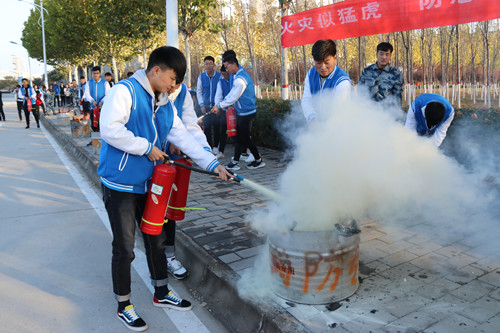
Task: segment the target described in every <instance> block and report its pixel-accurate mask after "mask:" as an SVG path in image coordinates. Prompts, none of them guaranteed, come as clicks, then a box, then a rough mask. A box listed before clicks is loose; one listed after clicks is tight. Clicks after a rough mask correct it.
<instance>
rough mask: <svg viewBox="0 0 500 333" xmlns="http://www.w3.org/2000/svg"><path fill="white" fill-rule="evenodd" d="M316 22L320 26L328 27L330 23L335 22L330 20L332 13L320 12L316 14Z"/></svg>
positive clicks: (333, 23)
mask: <svg viewBox="0 0 500 333" xmlns="http://www.w3.org/2000/svg"><path fill="white" fill-rule="evenodd" d="M318 22H319V25H320V27H321V28H328V27H329V26H331V25H335V22H333V20H332V13H330V12H327V13H320V14H319V15H318Z"/></svg>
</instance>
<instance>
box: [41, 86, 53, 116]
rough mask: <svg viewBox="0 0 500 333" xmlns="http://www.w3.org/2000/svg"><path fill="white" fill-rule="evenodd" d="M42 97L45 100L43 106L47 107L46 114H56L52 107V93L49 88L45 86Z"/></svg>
mask: <svg viewBox="0 0 500 333" xmlns="http://www.w3.org/2000/svg"><path fill="white" fill-rule="evenodd" d="M43 99H44V101H45V106H46V109H47V114H48V115H50V114H51V113H52V114H56V110H55V107H54V94H53V93H52V92H51V91H50V88H45V90H44V93H43Z"/></svg>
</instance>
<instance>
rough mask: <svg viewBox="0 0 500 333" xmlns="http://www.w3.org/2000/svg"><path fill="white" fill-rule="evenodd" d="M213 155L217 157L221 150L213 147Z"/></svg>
mask: <svg viewBox="0 0 500 333" xmlns="http://www.w3.org/2000/svg"><path fill="white" fill-rule="evenodd" d="M212 153H213V154H214V155H217V154H218V153H219V148H217V147H213V148H212Z"/></svg>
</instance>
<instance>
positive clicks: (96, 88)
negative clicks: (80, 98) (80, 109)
mask: <svg viewBox="0 0 500 333" xmlns="http://www.w3.org/2000/svg"><path fill="white" fill-rule="evenodd" d="M109 89H110V88H109V83H108V81H106V80H103V79H100V80H99V81H97V82H96V81H95V80H94V79H90V80H89V81H88V82H87V83H86V84H85V100H86V101H87V102H90V103H92V102H94V101H96V102H97V104H99V103H101V102H102V101H103V99H104V97H105V96H106V94H107V93H108V91H109Z"/></svg>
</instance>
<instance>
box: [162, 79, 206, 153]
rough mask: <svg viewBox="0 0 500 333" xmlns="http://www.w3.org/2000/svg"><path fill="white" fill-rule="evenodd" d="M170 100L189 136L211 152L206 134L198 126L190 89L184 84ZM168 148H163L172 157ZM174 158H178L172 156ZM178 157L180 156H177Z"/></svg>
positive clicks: (170, 96)
mask: <svg viewBox="0 0 500 333" xmlns="http://www.w3.org/2000/svg"><path fill="white" fill-rule="evenodd" d="M168 99H170V100H171V101H172V103H174V106H175V108H174V112H176V113H177V116H178V117H179V118H181V121H182V124H183V125H184V127H186V129H187V131H188V132H189V134H191V135H192V136H193V137H194V138H195V140H196V141H198V143H199V144H200V145H201V146H202V147H203V149H205V150H206V151H208V152H209V151H210V145H209V144H208V142H207V137H206V136H205V133H203V131H202V130H201V127H200V126H199V125H198V117H197V116H196V112H195V111H194V103H193V98H192V97H191V94H190V93H189V89H188V87H187V86H186V85H185V84H184V83H183V84H181V85H180V87H179V88H177V90H175V91H174V92H173V93H172V94H170V95H168ZM167 148H168V144H167V146H165V147H163V151H165V152H166V153H167V154H169V155H170V152H169V151H168V149H167ZM171 156H172V157H176V156H173V155H171ZM177 157H178V156H177Z"/></svg>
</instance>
